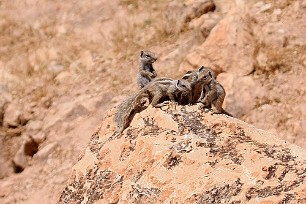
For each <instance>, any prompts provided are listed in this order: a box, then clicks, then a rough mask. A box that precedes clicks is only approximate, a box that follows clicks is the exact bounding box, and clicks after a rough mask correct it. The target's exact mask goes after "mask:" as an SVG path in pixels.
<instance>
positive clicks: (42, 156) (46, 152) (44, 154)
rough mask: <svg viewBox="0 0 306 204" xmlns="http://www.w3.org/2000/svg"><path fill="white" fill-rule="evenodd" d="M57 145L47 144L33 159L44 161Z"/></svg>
mask: <svg viewBox="0 0 306 204" xmlns="http://www.w3.org/2000/svg"><path fill="white" fill-rule="evenodd" d="M57 145H58V144H57V142H52V143H50V144H47V145H46V146H44V147H43V148H42V149H40V150H39V151H38V152H37V153H36V154H35V155H34V158H36V159H39V160H46V159H47V158H48V156H49V154H51V153H52V152H53V151H54V149H55V148H56V147H57Z"/></svg>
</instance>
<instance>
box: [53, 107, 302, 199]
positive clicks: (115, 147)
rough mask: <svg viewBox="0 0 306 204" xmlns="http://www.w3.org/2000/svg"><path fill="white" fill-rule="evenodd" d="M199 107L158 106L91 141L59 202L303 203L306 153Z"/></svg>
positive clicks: (108, 126) (108, 122)
mask: <svg viewBox="0 0 306 204" xmlns="http://www.w3.org/2000/svg"><path fill="white" fill-rule="evenodd" d="M198 108H199V106H197V105H195V106H185V107H183V106H176V105H174V104H170V105H168V106H166V107H163V108H162V109H156V108H152V107H151V106H150V107H149V108H147V109H146V110H144V111H143V112H141V113H138V114H136V115H135V117H134V119H133V121H132V123H131V125H130V127H128V128H127V129H126V130H125V131H124V132H123V134H122V135H121V136H120V137H113V136H112V135H113V133H114V124H113V115H114V110H113V111H111V112H110V113H109V114H108V116H107V118H105V120H104V121H103V123H102V125H101V128H100V129H99V130H98V131H97V132H96V133H95V134H94V135H93V136H92V137H91V140H90V142H89V145H88V147H87V149H86V150H85V152H84V153H83V154H82V157H81V159H80V160H79V162H78V163H77V164H76V165H75V166H74V167H73V172H72V175H71V177H70V179H69V181H68V184H67V187H66V188H65V189H64V191H63V192H62V194H61V196H60V198H59V202H58V203H80V202H84V203H247V202H249V203H287V202H290V201H291V202H293V203H303V202H305V201H306V194H305V188H306V182H305V180H306V172H305V168H306V163H305V161H306V160H305V158H306V153H305V151H304V150H303V149H302V148H299V147H297V146H295V145H292V144H289V143H288V142H286V141H283V140H279V139H277V137H276V136H275V135H273V134H270V133H268V132H265V131H262V130H260V129H256V128H255V127H254V126H250V125H248V124H246V123H244V122H242V121H239V120H237V119H235V118H230V117H228V116H225V115H211V114H210V113H203V112H200V111H199V110H198Z"/></svg>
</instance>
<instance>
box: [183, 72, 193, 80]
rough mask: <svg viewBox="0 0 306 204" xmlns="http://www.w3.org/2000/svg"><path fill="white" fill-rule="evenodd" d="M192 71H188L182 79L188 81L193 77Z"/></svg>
mask: <svg viewBox="0 0 306 204" xmlns="http://www.w3.org/2000/svg"><path fill="white" fill-rule="evenodd" d="M191 73H192V71H188V72H186V73H185V74H184V76H183V77H182V79H188V78H189V76H190V75H191Z"/></svg>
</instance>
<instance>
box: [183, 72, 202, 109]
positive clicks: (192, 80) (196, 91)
mask: <svg viewBox="0 0 306 204" xmlns="http://www.w3.org/2000/svg"><path fill="white" fill-rule="evenodd" d="M181 81H186V82H187V83H189V84H190V87H191V92H190V93H189V94H188V95H187V96H186V95H185V99H182V104H183V105H186V104H195V103H196V102H197V100H198V99H199V98H200V95H201V91H202V85H201V84H200V83H199V82H198V73H197V71H188V72H187V73H186V74H184V76H183V77H182V79H181Z"/></svg>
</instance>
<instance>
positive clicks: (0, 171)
mask: <svg viewBox="0 0 306 204" xmlns="http://www.w3.org/2000/svg"><path fill="white" fill-rule="evenodd" d="M305 36H306V1H305V0H277V1H272V0H262V1H257V0H239V1H238V0H236V1H221V0H163V1H156V0H146V1H142V0H112V1H108V0H91V1H90V2H88V1H74V2H73V3H72V2H71V1H61V0H52V1H50V0H39V1H38V0H26V1H23V2H22V3H21V2H20V1H19V0H1V1H0V149H1V151H0V203H5V204H11V203H31V204H32V203H46V204H53V203H55V202H56V201H57V198H58V197H60V194H61V192H62V190H63V189H64V187H65V186H66V181H67V180H68V178H69V176H70V173H71V168H72V166H73V165H74V164H75V163H76V162H77V161H78V155H79V153H80V152H81V151H82V150H83V149H84V148H85V147H86V145H87V144H88V141H89V140H90V135H91V134H92V133H93V132H94V130H95V129H96V128H97V127H98V126H99V125H100V124H101V121H102V119H103V118H104V116H105V115H106V112H107V111H108V110H109V109H111V108H112V107H114V106H115V105H116V104H118V102H120V101H122V100H123V99H124V98H125V97H127V96H128V95H130V94H132V93H134V92H135V91H136V90H137V85H136V80H135V76H136V74H137V70H138V58H139V53H140V51H141V50H151V51H153V52H155V53H156V55H157V57H158V60H157V61H156V63H155V64H154V65H155V69H156V71H157V74H158V75H159V76H166V77H171V78H179V77H181V76H182V75H183V74H184V73H185V71H186V70H193V69H196V68H198V67H199V66H202V65H205V66H211V67H212V68H213V69H214V71H215V72H216V73H217V75H218V76H217V80H218V81H220V82H221V84H222V85H223V86H224V87H225V90H226V92H227V95H226V98H225V104H224V108H225V109H226V110H227V111H228V112H230V113H231V114H233V115H234V116H235V118H237V119H240V120H243V121H245V122H247V123H249V124H251V125H254V126H255V127H257V128H261V129H264V130H266V131H269V133H271V134H274V135H276V136H277V137H278V138H280V139H284V140H286V141H288V142H290V143H294V144H296V145H298V146H301V147H303V148H305V147H306V139H305V134H306V126H305V124H306V110H305V106H306V88H305V87H306V86H305V85H306V84H305V83H306V82H305V80H304V79H305V78H306V69H305V68H306V38H305ZM55 195H56V196H55Z"/></svg>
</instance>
